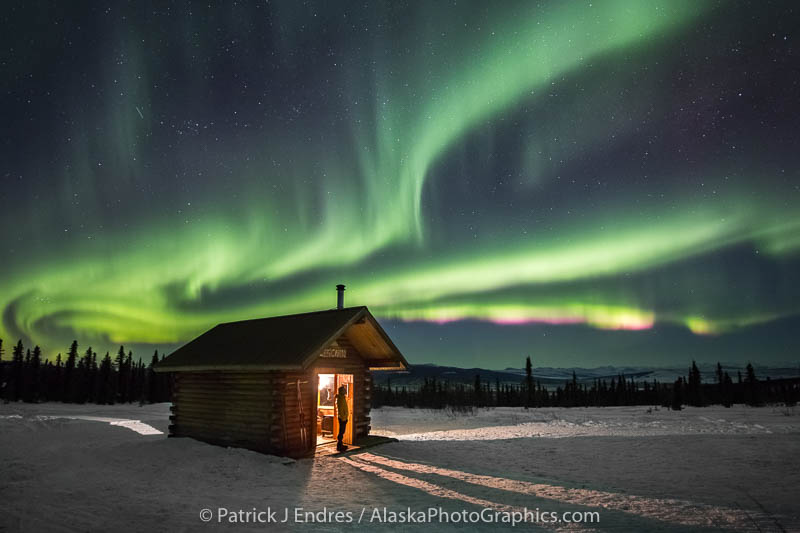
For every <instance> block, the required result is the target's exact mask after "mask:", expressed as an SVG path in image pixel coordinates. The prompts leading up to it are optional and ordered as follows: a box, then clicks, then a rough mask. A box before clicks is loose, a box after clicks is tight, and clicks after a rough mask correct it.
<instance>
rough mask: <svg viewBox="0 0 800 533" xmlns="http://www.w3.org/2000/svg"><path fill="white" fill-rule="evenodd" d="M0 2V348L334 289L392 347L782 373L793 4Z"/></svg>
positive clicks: (790, 294)
mask: <svg viewBox="0 0 800 533" xmlns="http://www.w3.org/2000/svg"><path fill="white" fill-rule="evenodd" d="M2 16H3V20H4V26H5V27H6V28H10V30H9V31H8V32H6V33H5V34H4V35H3V36H2V37H0V39H2V47H0V65H2V69H3V72H4V75H3V81H2V83H3V91H2V94H3V103H2V117H3V119H2V122H3V144H2V159H1V161H2V169H1V170H2V189H0V221H2V232H0V250H2V251H3V254H2V260H0V307H2V323H1V324H0V337H2V338H3V339H6V342H7V344H12V343H13V342H16V339H17V338H22V339H23V342H25V343H26V344H32V343H38V344H40V345H42V346H43V348H44V350H45V353H47V354H49V355H54V354H55V353H56V352H58V351H64V350H65V349H66V347H67V346H68V345H69V342H70V341H71V340H72V339H73V338H76V339H78V340H79V341H80V342H81V344H82V346H86V345H93V346H95V347H96V350H97V351H100V350H101V349H102V350H103V351H105V350H107V349H113V347H114V346H115V345H119V344H121V343H122V344H125V345H126V346H132V347H134V349H135V350H137V355H149V353H151V350H152V349H153V348H154V347H156V348H159V349H160V350H162V351H163V350H165V349H166V350H169V349H170V348H172V347H174V346H176V345H178V344H180V343H182V342H184V341H187V340H190V339H191V338H192V337H194V336H195V335H197V334H198V333H200V332H202V331H204V330H205V329H207V328H208V327H210V326H212V325H214V324H216V323H219V322H224V321H231V320H239V319H246V318H253V317H262V316H271V315H275V314H286V313H294V312H303V311H311V310H316V309H325V308H330V307H332V306H333V305H334V304H335V292H334V285H335V284H337V283H345V284H347V293H346V302H347V304H348V305H368V306H369V307H370V310H371V311H372V312H373V314H375V315H376V316H377V317H378V318H379V320H380V321H381V322H382V323H383V324H384V325H385V326H386V327H387V330H388V331H389V333H390V335H392V337H393V338H394V339H395V340H396V342H397V344H398V346H399V347H400V349H401V350H403V351H404V353H405V354H406V356H407V358H408V359H409V360H410V361H411V362H412V363H414V362H417V363H420V362H436V363H442V364H456V365H458V366H482V367H486V368H502V367H505V366H520V365H521V362H522V360H524V356H525V355H528V354H530V355H531V356H532V357H533V359H534V360H535V361H536V363H537V364H542V365H553V366H557V365H561V366H565V365H583V366H599V365H605V364H623V363H624V364H644V365H648V364H653V365H655V364H666V363H676V364H684V363H685V362H687V361H690V360H691V359H692V358H694V359H697V360H698V361H716V360H723V361H731V362H740V361H746V360H753V361H758V362H761V363H771V362H784V361H789V362H791V361H795V360H796V355H797V353H798V348H799V347H800V342H798V339H797V335H796V334H795V333H793V332H794V331H797V328H798V327H799V326H800V288H798V286H799V285H800V175H799V173H798V161H800V155H799V154H800V135H798V133H797V126H796V122H797V116H798V111H800V70H798V64H800V62H798V58H797V53H796V50H795V48H794V47H795V42H794V40H795V39H796V38H797V35H796V29H797V27H798V24H797V21H798V13H797V8H796V6H795V5H794V4H793V3H792V2H786V3H780V2H778V3H760V2H759V3H746V2H737V3H732V2H695V1H691V2H684V1H675V0H663V1H653V2H647V1H643V2H636V1H621V0H617V1H608V2H598V1H589V2H586V1H582V2H543V3H534V2H503V3H500V4H493V3H489V2H450V3H444V2H411V3H407V2H377V3H372V2H368V3H367V4H366V5H364V4H361V3H359V4H356V3H334V2H319V3H313V2H312V3H300V2H252V3H251V2H242V3H236V4H233V3H223V4H220V5H219V6H216V7H214V6H209V5H208V4H207V3H193V2H170V3H161V2H155V3H152V4H147V3H138V2H134V3H123V2H120V3H110V4H99V3H94V4H93V3H85V4H84V3H80V4H74V3H58V2H12V3H11V4H9V7H8V9H7V10H6V12H5V13H4V14H3V15H2ZM143 350H147V351H143Z"/></svg>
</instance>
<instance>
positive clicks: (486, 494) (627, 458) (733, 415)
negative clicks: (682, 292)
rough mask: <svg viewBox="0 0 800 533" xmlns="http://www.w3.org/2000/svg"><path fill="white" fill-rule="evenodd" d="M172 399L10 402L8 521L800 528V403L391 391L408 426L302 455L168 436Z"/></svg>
mask: <svg viewBox="0 0 800 533" xmlns="http://www.w3.org/2000/svg"><path fill="white" fill-rule="evenodd" d="M168 416H169V406H168V404H159V405H150V406H143V407H139V406H135V405H134V406H77V405H66V404H40V405H29V404H9V405H0V531H31V532H47V531H108V530H113V531H162V530H167V531H203V530H215V529H219V528H222V529H228V530H239V529H250V530H254V529H257V530H269V531H286V530H315V531H338V530H341V529H357V528H363V529H378V530H389V529H397V528H398V527H399V528H400V530H406V531H408V530H420V531H421V530H423V529H429V528H431V527H432V526H433V527H434V528H436V529H456V528H464V527H469V528H471V529H474V530H477V531H493V530H497V529H511V525H510V524H508V523H506V522H503V520H510V519H514V518H520V517H522V516H524V514H523V513H524V511H525V510H526V509H527V510H528V511H529V512H530V513H529V514H528V516H527V517H528V519H531V518H536V516H535V513H536V511H537V510H538V512H539V518H540V519H542V518H548V519H549V518H552V516H551V515H550V514H549V513H555V515H553V516H557V517H558V518H563V513H565V512H567V513H592V512H597V513H599V523H597V516H591V515H585V517H586V519H587V520H589V519H593V520H594V521H595V523H591V524H590V523H584V524H580V525H576V524H566V523H564V522H561V523H557V524H554V523H552V522H551V523H548V524H544V523H543V521H542V520H540V521H539V522H538V524H537V525H536V527H542V528H544V529H554V530H560V529H578V530H588V531H591V530H606V529H612V530H624V531H654V530H657V531H662V530H663V531H696V530H698V529H708V530H720V529H722V530H745V531H800V503H799V502H798V500H800V498H798V491H797V487H798V486H800V457H798V452H800V411H798V412H797V413H794V412H793V411H790V410H786V409H781V408H769V407H768V408H761V409H752V408H747V407H743V406H735V407H733V408H731V409H724V408H721V407H709V408H703V409H685V410H684V411H681V412H673V411H668V410H654V411H651V412H648V411H647V409H646V408H644V407H625V408H616V407H615V408H588V409H583V408H576V409H539V410H534V409H532V410H528V411H525V410H524V409H514V408H498V409H485V410H483V409H482V410H478V411H476V413H475V414H474V415H467V416H449V415H448V414H447V413H444V412H432V411H427V410H415V409H400V408H384V409H379V410H374V411H373V412H372V417H373V433H376V434H384V435H391V436H394V437H396V438H397V439H399V442H395V443H390V444H385V445H381V446H377V447H374V448H370V449H367V450H364V451H363V452H356V453H353V454H347V455H344V456H338V457H337V456H334V457H320V458H316V459H306V460H300V461H291V460H286V459H282V458H276V457H271V456H265V455H261V454H257V453H254V452H250V451H246V450H238V449H225V448H219V447H215V446H210V445H206V444H203V443H200V442H196V441H193V440H191V439H167V438H166V435H165V433H166V431H167V426H168V424H169V422H168ZM298 508H302V510H301V511H296V509H298ZM204 509H205V510H208V511H209V513H210V514H208V515H203V518H208V517H210V521H209V522H204V521H203V520H202V519H201V513H205V511H203V510H204ZM287 509H288V512H289V516H288V521H287V522H281V521H282V520H283V519H284V517H285V513H286V512H287V511H286V510H287ZM384 509H385V512H386V514H384ZM430 509H432V510H430ZM484 509H486V511H484ZM323 510H324V511H325V513H321V511H323ZM239 511H242V513H238V512H239ZM226 512H227V513H228V514H227V515H226V516H222V517H221V515H224V514H225V513H226ZM246 512H250V513H251V514H250V515H247V514H244V513H246ZM295 512H299V513H300V514H299V515H295V514H294V513H295ZM305 512H313V513H315V514H313V515H305V514H303V513H305ZM336 512H341V514H340V515H339V516H336V515H334V514H331V513H336ZM392 512H394V513H398V514H395V515H392V514H391V513H392ZM269 513H274V514H269ZM326 513H327V514H326ZM348 513H349V514H348ZM362 513H363V514H362ZM409 513H410V514H409ZM416 513H421V514H416ZM429 513H430V514H429ZM464 513H466V517H465V516H464ZM469 513H472V514H471V515H470V514H469ZM515 513H516V514H515ZM579 516H580V517H582V516H584V515H570V516H569V517H572V518H578V517H579ZM409 517H411V518H415V519H416V520H423V519H424V521H425V523H423V524H416V523H413V524H408V523H404V524H400V525H399V526H398V525H397V524H396V523H387V522H386V521H385V520H388V519H391V518H395V519H397V520H400V519H403V518H405V519H408V518H409ZM569 517H568V518H569ZM232 518H235V519H236V522H235V523H231V519H232ZM296 518H300V519H301V521H298V520H296ZM464 518H466V519H467V520H469V521H470V522H473V521H477V522H474V523H468V524H467V525H466V526H465V524H464V523H463V520H464ZM270 519H273V520H277V521H278V522H277V523H267V522H265V521H267V520H270ZM321 519H324V521H323V520H321ZM457 519H458V520H461V521H460V522H458V523H454V521H455V520H457ZM259 520H260V521H259ZM311 520H315V521H314V522H312V521H311ZM348 520H352V522H348ZM359 520H360V524H359V523H358V522H359ZM382 520H384V521H382ZM443 520H449V522H442V521H443ZM489 520H494V522H489ZM244 521H247V523H243V522H244ZM531 527H534V526H533V525H532V524H517V525H516V527H514V529H520V528H523V529H528V528H531Z"/></svg>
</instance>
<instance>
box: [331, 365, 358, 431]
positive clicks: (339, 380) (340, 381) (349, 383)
mask: <svg viewBox="0 0 800 533" xmlns="http://www.w3.org/2000/svg"><path fill="white" fill-rule="evenodd" d="M341 386H344V387H345V390H346V392H347V410H348V411H349V416H348V420H347V426H346V427H345V429H344V436H343V437H342V442H344V443H345V444H351V445H352V444H353V424H355V417H354V416H353V412H354V410H353V397H354V396H355V395H354V391H353V386H354V383H353V374H336V393H337V394H338V393H339V387H341ZM333 426H334V427H333V429H334V436H336V435H338V434H339V413H338V412H337V413H336V416H335V417H334V418H333Z"/></svg>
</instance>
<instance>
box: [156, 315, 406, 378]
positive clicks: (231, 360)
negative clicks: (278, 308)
mask: <svg viewBox="0 0 800 533" xmlns="http://www.w3.org/2000/svg"><path fill="white" fill-rule="evenodd" d="M342 335H346V337H347V339H348V340H349V341H350V342H351V343H352V344H353V346H354V347H355V348H356V350H358V352H359V355H360V356H361V358H362V359H363V360H364V362H365V364H367V365H368V366H369V368H370V369H373V370H377V369H386V370H390V369H396V370H402V369H405V368H408V362H407V361H406V360H405V358H404V357H403V355H402V354H401V353H400V351H399V350H398V349H397V347H396V346H395V345H394V343H393V342H392V341H391V339H389V336H388V335H387V334H386V332H385V331H384V330H383V328H382V327H381V326H380V325H379V324H378V322H377V321H376V320H375V317H373V316H372V313H370V312H369V309H367V308H366V307H347V308H344V309H332V310H330V311H317V312H314V313H302V314H297V315H285V316H276V317H270V318H257V319H253V320H242V321H240V322H227V323H223V324H218V325H217V326H215V327H213V328H211V329H210V330H208V331H206V332H205V333H203V334H202V335H200V336H199V337H197V338H196V339H194V340H192V341H190V342H188V343H186V344H184V345H183V346H181V347H180V348H178V349H177V350H175V351H174V352H173V353H171V354H170V355H169V356H167V357H166V358H165V359H164V360H163V361H161V362H160V363H159V364H158V365H157V366H156V371H158V372H180V371H203V370H283V369H285V370H293V369H306V368H308V367H309V366H310V365H311V364H313V362H314V361H315V360H316V359H317V357H318V356H319V354H320V352H322V350H323V349H324V348H325V347H326V346H327V345H329V344H330V343H331V342H333V341H334V340H336V339H338V338H339V337H340V336H342Z"/></svg>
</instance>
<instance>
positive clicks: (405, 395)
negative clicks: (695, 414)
mask: <svg viewBox="0 0 800 533" xmlns="http://www.w3.org/2000/svg"><path fill="white" fill-rule="evenodd" d="M372 398H373V399H372V405H373V407H381V406H384V405H386V406H398V407H400V406H402V407H424V408H430V409H444V408H450V409H456V410H461V409H464V408H474V407H525V408H534V407H590V406H597V407H600V406H620V405H653V406H657V405H660V406H663V407H667V408H670V409H675V410H680V409H682V408H683V406H684V405H691V406H696V407H702V406H706V405H712V404H717V405H723V406H725V407H730V406H731V405H733V404H735V403H743V404H747V405H751V406H762V405H767V404H772V405H774V404H784V405H787V406H794V405H796V404H797V401H798V399H800V378H792V379H777V380H771V379H770V378H767V379H766V380H759V379H758V378H757V377H756V375H755V370H754V368H753V365H752V364H748V365H747V368H746V370H745V376H742V373H741V372H738V373H737V379H736V381H734V380H733V379H732V378H731V376H730V375H729V374H728V373H727V372H724V371H723V369H722V365H720V364H719V363H717V369H716V374H715V380H714V382H713V383H703V381H702V378H701V376H700V370H699V369H698V368H697V364H696V363H695V362H694V361H692V366H691V367H690V369H689V372H688V374H687V376H686V377H679V378H678V379H676V380H675V382H674V383H660V382H658V381H656V380H653V381H638V382H637V381H636V380H635V379H634V378H632V377H626V376H624V375H622V374H620V375H618V376H617V377H616V378H611V380H610V381H609V380H606V379H595V380H592V382H591V383H584V382H579V381H578V378H577V376H576V374H575V372H573V373H572V379H570V380H567V381H565V383H564V384H563V385H560V386H558V387H556V388H555V389H552V388H547V387H544V386H542V384H541V383H540V382H539V381H537V380H536V379H534V377H533V373H532V367H531V360H530V357H528V358H527V360H526V362H525V377H524V378H523V379H521V380H520V383H519V384H509V383H501V382H500V381H499V380H495V382H494V383H491V382H489V381H483V380H482V379H481V376H480V374H476V375H475V381H474V383H473V384H472V385H466V384H463V383H449V382H448V381H446V380H437V379H436V378H431V379H428V378H425V380H424V382H423V383H422V385H420V386H418V387H405V386H403V387H397V386H392V384H391V378H388V379H387V381H386V383H376V384H375V385H374V387H373V393H372Z"/></svg>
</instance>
